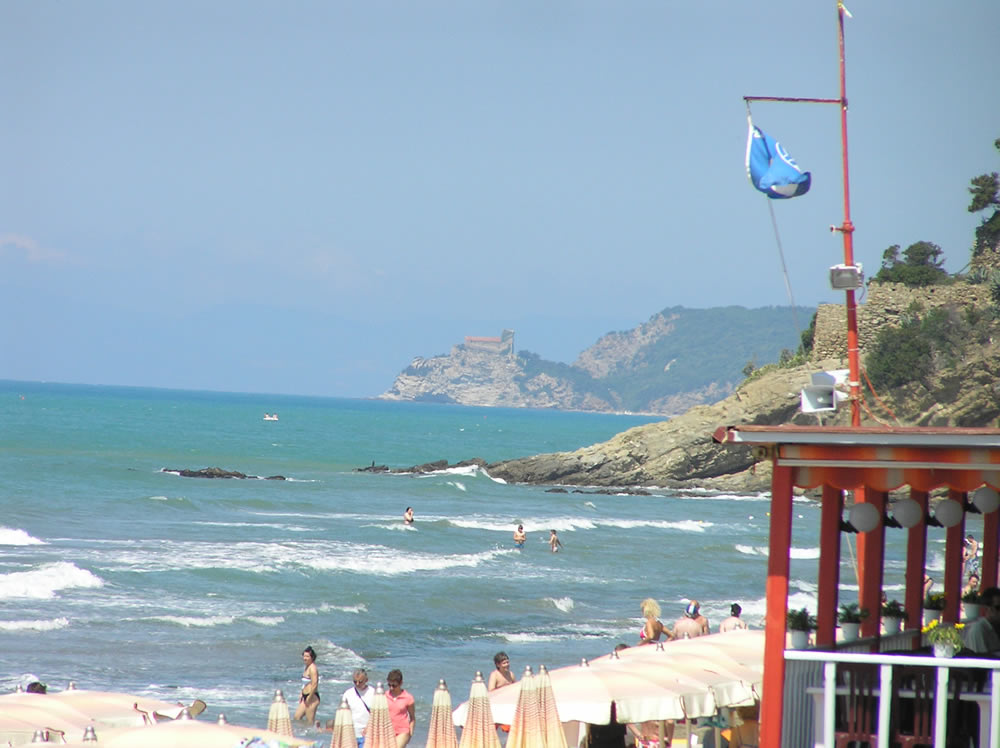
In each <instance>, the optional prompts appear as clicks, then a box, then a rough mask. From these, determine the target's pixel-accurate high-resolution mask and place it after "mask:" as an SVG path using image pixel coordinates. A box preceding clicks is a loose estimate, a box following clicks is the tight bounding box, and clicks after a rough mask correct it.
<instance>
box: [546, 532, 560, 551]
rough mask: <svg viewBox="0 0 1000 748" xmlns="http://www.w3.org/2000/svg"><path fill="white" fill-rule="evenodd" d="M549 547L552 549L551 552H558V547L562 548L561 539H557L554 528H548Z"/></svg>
mask: <svg viewBox="0 0 1000 748" xmlns="http://www.w3.org/2000/svg"><path fill="white" fill-rule="evenodd" d="M549 548H551V549H552V552H553V553H558V552H559V549H560V548H562V541H561V540H559V536H558V535H556V531H555V530H549Z"/></svg>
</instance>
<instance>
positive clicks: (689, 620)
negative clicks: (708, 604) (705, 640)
mask: <svg viewBox="0 0 1000 748" xmlns="http://www.w3.org/2000/svg"><path fill="white" fill-rule="evenodd" d="M698 616H699V611H698V601H697V600H692V601H691V602H689V603H688V604H687V607H686V608H685V609H684V615H683V616H681V617H680V618H678V619H677V623H675V624H674V638H675V639H690V638H693V637H695V636H701V635H702V634H704V633H705V630H704V628H703V627H702V624H701V623H700V622H699V621H698Z"/></svg>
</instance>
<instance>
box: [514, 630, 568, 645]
mask: <svg viewBox="0 0 1000 748" xmlns="http://www.w3.org/2000/svg"><path fill="white" fill-rule="evenodd" d="M500 637H501V638H502V639H503V640H504V641H508V642H512V643H517V644H531V643H534V642H557V641H560V640H562V639H565V638H566V635H562V636H559V635H556V634H536V633H533V632H530V631H528V632H519V633H509V634H500Z"/></svg>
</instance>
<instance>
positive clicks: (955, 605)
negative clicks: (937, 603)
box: [941, 490, 966, 623]
mask: <svg viewBox="0 0 1000 748" xmlns="http://www.w3.org/2000/svg"><path fill="white" fill-rule="evenodd" d="M948 498H949V499H952V500H953V501H957V502H958V503H959V504H961V505H962V521H961V522H959V523H958V524H957V525H952V526H951V527H949V528H948V529H947V530H946V531H945V544H944V599H945V606H944V613H943V614H942V616H941V620H942V621H944V622H945V623H955V622H957V621H958V618H959V609H960V606H961V604H962V549H963V548H964V547H965V499H966V495H965V494H964V493H962V492H961V491H955V490H950V491H948Z"/></svg>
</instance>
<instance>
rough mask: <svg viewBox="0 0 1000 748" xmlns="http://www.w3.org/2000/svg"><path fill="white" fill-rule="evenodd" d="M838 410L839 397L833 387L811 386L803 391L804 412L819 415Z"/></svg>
mask: <svg viewBox="0 0 1000 748" xmlns="http://www.w3.org/2000/svg"><path fill="white" fill-rule="evenodd" d="M836 409H837V396H836V394H835V393H834V389H833V386H832V385H827V384H811V385H809V386H808V387H804V388H803V389H802V412H803V413H819V412H822V411H826V410H836Z"/></svg>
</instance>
